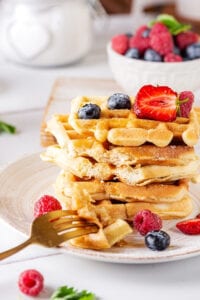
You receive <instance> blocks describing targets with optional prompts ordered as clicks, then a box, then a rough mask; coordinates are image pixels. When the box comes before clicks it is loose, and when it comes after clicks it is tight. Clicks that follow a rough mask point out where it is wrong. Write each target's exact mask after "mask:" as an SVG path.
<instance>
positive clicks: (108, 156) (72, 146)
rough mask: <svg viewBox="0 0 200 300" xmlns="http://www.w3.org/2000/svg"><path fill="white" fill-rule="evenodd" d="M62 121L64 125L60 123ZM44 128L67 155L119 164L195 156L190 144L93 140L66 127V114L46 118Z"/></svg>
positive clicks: (174, 161) (165, 161) (166, 161)
mask: <svg viewBox="0 0 200 300" xmlns="http://www.w3.org/2000/svg"><path fill="white" fill-rule="evenodd" d="M64 124H65V125H64ZM47 128H48V131H49V132H51V133H52V134H53V135H54V136H55V138H56V139H57V141H58V144H59V145H60V147H61V148H63V149H64V150H63V151H66V153H67V154H68V155H69V156H71V157H78V156H84V157H90V158H92V159H94V160H95V161H97V162H102V163H110V164H113V165H116V166H121V165H135V164H141V165H147V164H148V165H150V164H156V165H169V166H171V165H186V164H187V163H188V162H190V161H191V160H195V159H196V155H195V153H194V148H193V147H189V146H184V145H177V146H174V145H173V146H166V147H164V148H163V147H157V146H155V145H152V144H149V145H142V146H138V147H119V146H115V147H113V146H112V145H110V144H109V143H106V144H105V143H104V144H103V143H101V142H99V141H96V140H95V138H94V137H91V136H89V137H87V136H86V135H83V134H78V133H77V132H76V131H75V130H73V129H72V128H70V125H69V123H68V117H67V116H63V117H62V116H54V117H53V118H52V119H51V120H50V121H49V122H48V127H47Z"/></svg>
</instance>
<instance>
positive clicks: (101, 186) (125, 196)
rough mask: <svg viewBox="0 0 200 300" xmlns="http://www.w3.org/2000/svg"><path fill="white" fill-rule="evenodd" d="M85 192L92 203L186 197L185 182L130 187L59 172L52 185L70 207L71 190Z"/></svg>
mask: <svg viewBox="0 0 200 300" xmlns="http://www.w3.org/2000/svg"><path fill="white" fill-rule="evenodd" d="M74 187H77V188H78V189H80V190H87V192H88V193H89V194H90V196H91V198H92V200H93V203H97V202H98V201H101V200H118V201H121V202H138V201H142V202H148V203H161V202H176V201H180V200H181V199H183V198H184V197H186V196H187V195H188V182H187V180H179V181H177V182H171V183H166V184H162V183H152V184H149V185H145V186H130V185H127V184H124V183H122V182H112V181H107V182H104V181H98V180H89V181H83V180H81V179H80V178H77V177H76V176H74V175H73V174H71V173H69V172H64V171H61V172H60V174H59V175H58V177H57V179H56V182H55V184H54V188H55V193H56V195H57V196H58V198H59V199H62V202H63V203H64V202H67V205H68V206H69V205H70V202H71V197H72V193H73V188H74Z"/></svg>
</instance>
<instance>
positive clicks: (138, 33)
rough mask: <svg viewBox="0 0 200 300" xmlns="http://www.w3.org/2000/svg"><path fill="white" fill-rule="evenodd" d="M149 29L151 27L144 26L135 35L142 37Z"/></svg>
mask: <svg viewBox="0 0 200 300" xmlns="http://www.w3.org/2000/svg"><path fill="white" fill-rule="evenodd" d="M148 29H149V27H147V26H146V25H142V26H140V27H139V28H138V29H137V30H136V32H135V35H136V36H142V34H143V33H144V32H145V31H146V30H148Z"/></svg>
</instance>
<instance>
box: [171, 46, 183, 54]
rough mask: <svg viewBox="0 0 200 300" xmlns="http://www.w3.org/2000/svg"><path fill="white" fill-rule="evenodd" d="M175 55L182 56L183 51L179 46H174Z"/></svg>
mask: <svg viewBox="0 0 200 300" xmlns="http://www.w3.org/2000/svg"><path fill="white" fill-rule="evenodd" d="M173 52H174V53H175V54H177V55H180V54H181V50H180V49H179V48H178V47H177V46H174V51H173Z"/></svg>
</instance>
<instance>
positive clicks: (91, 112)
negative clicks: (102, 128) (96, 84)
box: [78, 103, 101, 119]
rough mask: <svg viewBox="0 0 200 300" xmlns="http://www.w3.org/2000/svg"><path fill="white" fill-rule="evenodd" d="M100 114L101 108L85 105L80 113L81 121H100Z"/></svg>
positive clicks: (89, 104)
mask: <svg viewBox="0 0 200 300" xmlns="http://www.w3.org/2000/svg"><path fill="white" fill-rule="evenodd" d="M100 114H101V109H100V107H99V106H98V105H96V104H93V103H88V104H85V105H83V106H82V107H81V108H80V109H79V111H78V117H79V119H99V118H100Z"/></svg>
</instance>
